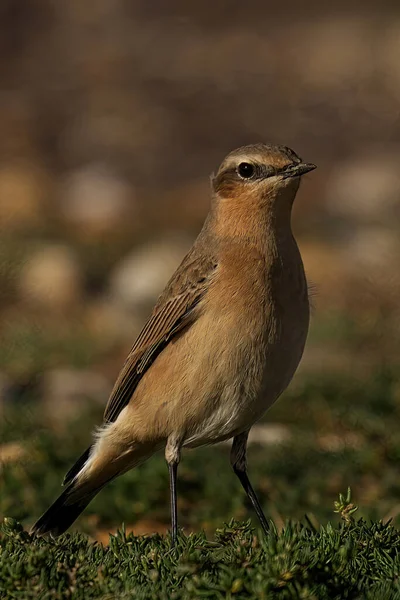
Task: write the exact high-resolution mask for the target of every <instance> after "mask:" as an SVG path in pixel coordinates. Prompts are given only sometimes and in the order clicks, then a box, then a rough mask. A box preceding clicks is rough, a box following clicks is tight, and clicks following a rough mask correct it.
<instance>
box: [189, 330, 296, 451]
mask: <svg viewBox="0 0 400 600" xmlns="http://www.w3.org/2000/svg"><path fill="white" fill-rule="evenodd" d="M297 325H298V324H297ZM236 331H237V329H236ZM265 331H267V332H268V327H265V326H264V329H263V330H261V327H260V330H259V334H258V335H256V336H255V335H254V332H255V330H254V328H253V329H252V335H250V336H247V337H246V336H243V337H242V339H238V338H237V335H236V334H234V333H232V336H231V337H232V339H230V340H229V343H228V340H227V339H226V337H227V334H226V330H225V340H224V341H225V348H226V352H224V351H223V345H222V347H221V346H219V351H217V352H210V356H209V369H208V372H209V374H210V375H209V377H205V378H204V380H203V385H204V386H205V387H204V393H203V394H202V401H201V403H200V404H201V406H200V405H198V408H199V410H200V412H201V411H203V416H202V418H200V419H195V420H194V421H195V422H196V426H195V427H194V428H190V429H189V431H188V435H187V437H186V439H185V443H184V445H185V446H189V447H195V446H200V445H203V444H209V443H215V442H218V441H222V440H224V439H228V438H231V437H233V436H235V435H237V434H239V433H241V432H243V431H246V430H247V429H249V428H250V427H251V426H252V425H253V424H254V423H255V422H256V421H258V420H259V419H260V418H261V417H262V416H263V415H264V413H265V412H266V411H267V410H268V408H270V406H271V405H272V404H273V403H274V402H275V401H276V400H277V398H278V397H279V396H280V394H281V393H282V392H283V391H284V389H285V388H286V387H287V385H288V384H289V382H290V380H291V379H292V377H293V374H294V372H295V370H296V368H297V366H298V364H299V362H300V359H301V355H302V352H303V348H304V344H305V339H306V334H307V328H306V327H305V328H300V329H299V328H298V327H294V328H292V327H291V326H290V323H287V327H283V328H282V329H281V330H280V331H279V332H276V334H274V333H271V332H270V331H269V332H268V333H269V335H265ZM228 337H229V334H228ZM260 339H263V340H264V343H260ZM221 343H222V341H221ZM222 344H223V343H222ZM205 372H206V371H204V370H203V373H205ZM205 388H207V391H206V389H205ZM196 400H197V402H199V400H200V398H198V399H193V405H194V404H195V403H196Z"/></svg>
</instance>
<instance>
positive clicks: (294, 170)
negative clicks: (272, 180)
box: [280, 162, 317, 179]
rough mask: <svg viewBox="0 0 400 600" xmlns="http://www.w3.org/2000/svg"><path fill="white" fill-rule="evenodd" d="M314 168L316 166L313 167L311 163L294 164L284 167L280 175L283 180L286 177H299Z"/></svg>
mask: <svg viewBox="0 0 400 600" xmlns="http://www.w3.org/2000/svg"><path fill="white" fill-rule="evenodd" d="M316 168H317V167H316V165H313V164H312V163H302V162H301V163H294V164H291V165H288V166H287V167H285V169H283V170H282V172H281V173H280V175H281V176H282V177H283V178H284V179H286V178H287V177H300V176H301V175H304V174H305V173H308V172H309V171H313V170H314V169H316Z"/></svg>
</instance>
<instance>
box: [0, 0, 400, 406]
mask: <svg viewBox="0 0 400 600" xmlns="http://www.w3.org/2000/svg"><path fill="white" fill-rule="evenodd" d="M0 23H1V26H0V27H1V35H0V82H1V84H0V85H1V92H0V227H1V238H0V335H1V356H0V392H1V398H2V401H3V402H14V401H16V400H17V399H18V398H20V397H21V395H22V396H24V394H26V393H29V394H30V395H32V394H33V395H35V394H37V395H38V396H40V397H41V398H43V399H44V401H45V402H47V406H48V409H49V410H50V409H54V410H55V411H56V412H57V414H58V413H59V412H60V411H61V407H64V408H65V409H66V410H68V411H72V412H74V411H76V410H77V406H79V405H80V404H82V403H84V402H85V400H86V398H88V397H94V398H98V399H99V401H100V402H102V403H105V400H106V396H107V394H108V391H109V389H110V386H111V384H112V382H113V379H114V378H115V376H116V374H117V371H118V368H119V367H120V365H121V363H122V360H123V358H124V355H125V353H126V351H127V349H128V348H129V346H130V345H131V343H132V342H133V340H134V338H135V335H136V334H137V332H138V330H139V327H140V326H141V324H143V320H144V318H145V317H146V315H147V314H148V311H149V310H150V308H151V306H152V303H153V301H154V299H155V297H156V296H157V294H158V293H159V292H160V291H161V290H162V287H163V285H164V284H165V283H166V281H167V280H168V278H169V276H170V275H171V273H172V271H173V269H174V267H175V266H176V265H177V263H178V262H179V260H180V259H181V258H182V256H183V254H184V253H185V251H186V249H188V248H189V247H190V245H191V243H192V240H193V239H194V237H195V235H196V234H197V232H198V230H199V228H200V226H201V224H202V222H203V219H204V217H205V215H206V213H207V210H208V206H209V193H208V188H209V181H208V177H209V174H210V173H211V172H212V171H213V170H214V169H215V168H216V167H217V166H218V164H219V162H220V161H221V159H222V158H223V156H224V155H225V154H226V153H227V152H228V151H230V150H231V149H233V148H234V147H237V146H239V145H241V144H244V143H251V142H258V141H266V142H272V143H279V144H285V145H288V146H291V147H293V148H294V149H295V151H296V152H298V153H299V154H300V155H301V156H302V157H303V158H304V159H306V160H307V161H312V162H315V163H316V164H317V165H318V167H319V168H318V170H317V171H315V172H314V173H313V174H312V175H310V176H308V177H306V178H305V179H304V181H303V185H302V189H301V193H300V194H299V197H298V200H297V204H296V210H295V215H294V229H295V232H296V235H297V237H298V240H299V243H300V246H301V249H302V253H303V257H304V262H305V266H306V270H307V272H308V274H309V278H310V279H311V281H312V282H313V283H314V284H315V287H316V293H315V295H314V304H315V313H314V318H313V323H312V330H311V334H310V341H309V344H308V348H307V352H306V355H305V357H304V361H303V365H302V372H303V373H304V372H310V371H311V372H314V371H316V372H319V371H321V370H323V371H333V372H338V373H340V372H342V371H347V372H351V373H352V374H354V373H355V374H357V373H362V372H365V371H368V370H369V369H371V368H372V367H373V366H376V365H379V364H389V363H396V362H398V356H399V354H398V352H399V346H400V344H399V338H400V319H399V310H398V304H399V302H398V296H399V290H400V277H399V266H398V262H399V249H400V241H399V229H400V170H399V159H400V128H399V106H400V66H399V65H400V10H399V9H398V8H395V4H394V3H390V2H388V0H386V1H383V2H380V3H379V4H378V3H373V2H362V3H361V2H357V3H352V2H343V1H339V2H335V3H334V4H331V3H330V4H327V3H320V2H314V1H313V2H308V3H295V2H285V3H281V4H279V3H278V4H277V3H272V2H268V1H267V2H265V1H264V2H261V1H250V2H247V3H240V2H232V1H231V2H224V1H222V0H214V2H201V3H200V2H192V3H188V2H183V1H180V0H173V1H169V2H162V1H161V0H153V1H152V2H145V1H144V0H136V1H133V2H132V1H128V0H98V1H96V2H82V1H81V0H79V1H78V0H69V1H67V0H59V1H58V2H53V1H50V0H30V1H29V2H26V1H22V0H20V1H16V0H3V1H2V2H1V4H0Z"/></svg>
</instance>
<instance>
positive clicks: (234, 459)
mask: <svg viewBox="0 0 400 600" xmlns="http://www.w3.org/2000/svg"><path fill="white" fill-rule="evenodd" d="M248 435H249V432H248V431H245V432H244V433H241V434H240V435H237V436H236V437H235V438H233V444H232V451H231V464H232V467H233V470H234V471H235V473H236V475H237V476H238V477H239V481H240V483H241V484H242V486H243V489H244V491H245V492H246V494H247V496H248V498H249V499H250V502H251V503H252V505H253V508H254V510H255V511H256V514H257V517H258V518H259V520H260V523H261V527H262V528H263V530H264V532H265V533H266V534H268V532H269V524H268V521H267V519H266V517H265V515H264V512H263V509H262V508H261V505H260V503H259V501H258V498H257V495H256V493H255V491H254V489H253V486H252V485H251V483H250V480H249V478H248V476H247V461H246V452H247V438H248Z"/></svg>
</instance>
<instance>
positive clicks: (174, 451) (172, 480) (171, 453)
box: [165, 436, 181, 546]
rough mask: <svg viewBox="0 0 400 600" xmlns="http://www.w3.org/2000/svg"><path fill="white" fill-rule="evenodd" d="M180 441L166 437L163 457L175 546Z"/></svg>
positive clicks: (173, 543)
mask: <svg viewBox="0 0 400 600" xmlns="http://www.w3.org/2000/svg"><path fill="white" fill-rule="evenodd" d="M180 457H181V452H180V443H179V441H178V440H177V439H176V438H175V437H172V436H171V437H170V438H168V442H167V445H166V448H165V459H166V461H167V464H168V469H169V486H170V493H171V534H172V545H173V546H175V544H176V540H177V537H178V505H177V497H176V478H177V473H178V464H179V461H180Z"/></svg>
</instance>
